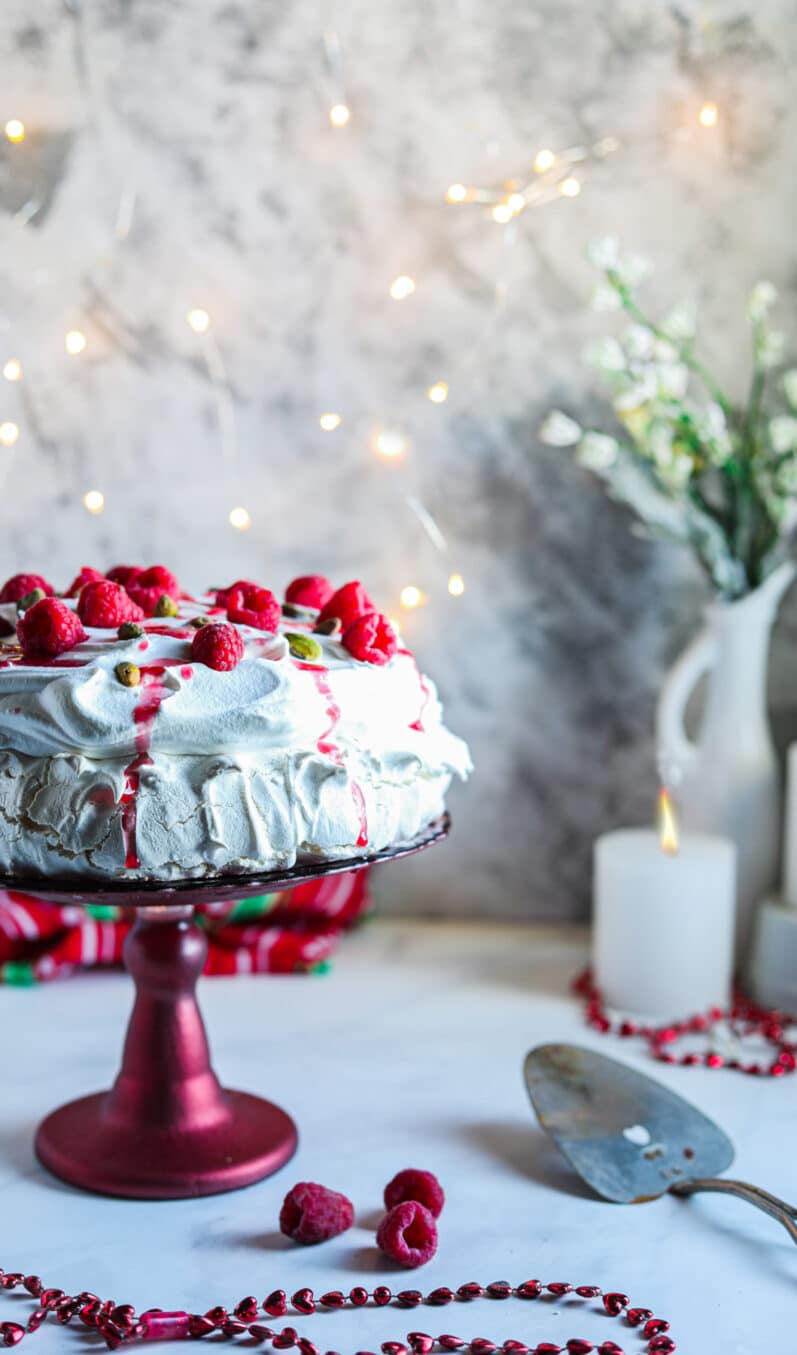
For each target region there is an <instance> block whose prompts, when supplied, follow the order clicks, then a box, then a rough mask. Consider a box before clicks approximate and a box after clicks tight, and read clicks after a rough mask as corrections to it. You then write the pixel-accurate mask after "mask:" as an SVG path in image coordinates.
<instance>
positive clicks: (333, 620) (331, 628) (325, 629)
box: [313, 616, 343, 635]
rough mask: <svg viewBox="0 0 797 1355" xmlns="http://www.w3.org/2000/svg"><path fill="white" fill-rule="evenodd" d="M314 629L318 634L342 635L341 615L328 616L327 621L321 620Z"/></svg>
mask: <svg viewBox="0 0 797 1355" xmlns="http://www.w3.org/2000/svg"><path fill="white" fill-rule="evenodd" d="M313 630H314V631H315V632H316V634H317V635H340V632H341V631H342V630H343V626H342V624H341V620H340V617H339V616H328V617H327V619H326V621H319V622H318V623H317V624H316V625H315V626H314V627H313Z"/></svg>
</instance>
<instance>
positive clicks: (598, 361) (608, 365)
mask: <svg viewBox="0 0 797 1355" xmlns="http://www.w3.org/2000/svg"><path fill="white" fill-rule="evenodd" d="M586 358H587V362H588V363H589V364H590V366H592V367H597V369H598V371H599V372H624V371H625V369H626V366H627V364H626V358H625V353H624V352H623V348H622V344H621V343H620V342H619V341H618V340H617V339H613V338H611V337H609V336H607V337H606V338H605V339H598V340H597V342H596V343H593V344H590V346H589V348H588V349H587V354H586Z"/></svg>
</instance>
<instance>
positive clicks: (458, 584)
mask: <svg viewBox="0 0 797 1355" xmlns="http://www.w3.org/2000/svg"><path fill="white" fill-rule="evenodd" d="M448 591H449V593H450V594H451V596H452V598H461V597H462V594H463V593H464V592H465V580H464V579H463V577H462V575H461V574H449V576H448Z"/></svg>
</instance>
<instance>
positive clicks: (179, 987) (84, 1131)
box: [0, 815, 449, 1200]
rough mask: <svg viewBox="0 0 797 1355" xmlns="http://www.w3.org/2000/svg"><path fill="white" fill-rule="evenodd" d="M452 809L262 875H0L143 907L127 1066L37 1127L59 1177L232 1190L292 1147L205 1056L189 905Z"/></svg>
mask: <svg viewBox="0 0 797 1355" xmlns="http://www.w3.org/2000/svg"><path fill="white" fill-rule="evenodd" d="M448 829H449V819H448V816H447V815H446V816H445V817H444V818H442V819H440V820H438V821H437V822H436V823H434V824H431V825H430V826H429V827H428V828H427V829H425V830H424V832H422V833H419V834H418V836H417V837H415V838H412V839H411V840H410V841H408V842H403V843H399V844H397V845H395V846H393V847H390V848H388V849H387V850H386V851H383V852H379V853H378V854H377V855H375V856H358V857H352V858H349V859H348V860H345V861H335V862H324V863H323V864H322V863H319V864H318V865H300V866H295V867H294V868H293V870H289V871H284V872H279V871H274V872H271V873H269V874H263V875H240V876H223V877H218V878H216V879H214V880H185V881H178V882H177V883H170V884H161V883H157V882H147V881H136V882H129V883H126V882H124V881H119V882H115V881H114V882H107V883H105V882H101V883H97V884H95V883H94V882H93V881H77V882H76V881H75V880H56V879H52V878H50V879H47V880H46V881H38V880H27V879H26V880H20V879H13V880H12V879H7V878H6V879H2V878H0V889H10V890H18V891H21V892H24V893H27V894H30V895H32V896H34V897H35V898H39V899H44V900H46V901H48V902H56V903H67V902H69V903H77V904H122V905H124V906H125V907H126V908H135V909H137V910H138V911H137V917H136V921H135V924H134V926H133V928H132V930H131V932H130V934H129V936H128V937H127V940H126V942H125V947H124V963H125V968H126V969H127V971H128V973H129V974H130V975H131V977H132V979H133V982H134V983H135V985H136V998H135V1003H134V1005H133V1012H132V1015H131V1017H130V1023H129V1025H128V1028H127V1037H126V1039H125V1046H124V1053H123V1055H122V1066H121V1069H120V1071H119V1074H118V1076H117V1078H116V1081H115V1083H114V1085H113V1087H112V1088H111V1090H110V1091H107V1092H97V1093H96V1094H95V1095H93V1096H83V1097H81V1098H80V1100H78V1101H70V1102H69V1103H68V1104H67V1105H65V1106H61V1107H60V1108H59V1109H58V1110H54V1111H53V1112H52V1114H51V1115H48V1116H47V1119H46V1120H44V1121H43V1122H42V1124H40V1125H39V1128H38V1131H37V1134H36V1153H37V1155H38V1157H39V1158H40V1160H41V1161H42V1162H43V1163H44V1165H45V1167H48V1168H49V1170H50V1171H51V1172H53V1173H54V1174H55V1175H56V1176H60V1177H61V1178H62V1180H64V1181H69V1182H70V1183H71V1184H72V1185H75V1186H81V1187H82V1188H83V1189H84V1190H91V1191H95V1192H98V1193H99V1194H101V1195H121V1196H126V1197H128V1198H129V1199H137V1200H176V1199H184V1198H186V1197H190V1196H196V1195H215V1194H218V1193H219V1192H221V1191H226V1190H237V1189H238V1188H239V1187H240V1186H248V1185H251V1184H252V1182H253V1181H260V1180H261V1179H262V1178H263V1177H265V1176H270V1175H271V1174H272V1172H275V1171H277V1170H278V1169H279V1168H280V1167H282V1166H283V1165H284V1163H286V1162H287V1161H288V1159H289V1158H291V1157H292V1156H293V1154H294V1152H295V1151H296V1145H297V1141H298V1136H297V1132H296V1126H295V1124H294V1122H293V1120H292V1119H291V1117H290V1116H289V1115H288V1114H286V1112H285V1111H284V1110H281V1109H280V1107H279V1106H275V1105H273V1104H272V1102H271V1101H265V1100H263V1099H262V1098H261V1097H259V1096H253V1095H252V1094H251V1093H250V1092H241V1091H227V1090H225V1089H224V1088H222V1086H221V1085H220V1083H219V1080H218V1078H217V1077H216V1074H215V1073H214V1071H213V1068H212V1067H211V1063H210V1051H209V1049H208V1041H207V1036H206V1034H205V1026H204V1022H203V1020H202V1014H201V1012H200V1010H199V1007H198V1005H197V1000H196V983H197V979H198V978H199V976H200V974H201V973H202V969H203V966H204V962H205V956H206V953H207V938H206V936H205V933H204V932H203V931H202V930H201V929H200V928H199V927H198V926H197V925H196V923H195V922H194V920H193V918H194V914H195V912H196V911H197V910H200V911H201V909H203V908H204V907H206V906H207V905H208V904H211V903H220V902H225V901H228V902H229V901H233V900H236V899H245V898H252V897H253V896H255V895H258V894H264V893H273V892H274V891H276V890H281V889H290V888H291V887H292V886H293V885H298V884H302V883H303V882H305V881H307V880H319V879H321V878H322V877H323V876H327V875H339V874H341V873H342V872H344V871H352V870H362V869H363V868H364V867H366V866H371V865H378V864H379V863H380V862H382V861H396V860H399V859H400V858H401V857H404V856H411V855H413V854H414V853H415V852H420V851H423V850H424V848H426V847H431V846H432V845H433V844H434V843H436V842H441V841H442V840H443V838H445V837H446V836H447V834H448Z"/></svg>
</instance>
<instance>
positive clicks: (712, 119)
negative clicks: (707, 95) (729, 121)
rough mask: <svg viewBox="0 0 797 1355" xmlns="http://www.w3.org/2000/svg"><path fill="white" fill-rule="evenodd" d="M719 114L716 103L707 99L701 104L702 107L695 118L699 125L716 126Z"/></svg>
mask: <svg viewBox="0 0 797 1355" xmlns="http://www.w3.org/2000/svg"><path fill="white" fill-rule="evenodd" d="M719 115H720V114H719V109H718V108H717V105H716V104H715V103H714V102H713V101H712V100H711V99H709V100H708V101H707V102H706V103H704V104H703V107H702V108H701V109H700V112H699V113H698V115H697V120H698V122H699V123H700V126H701V127H716V125H717V123H718V121H719Z"/></svg>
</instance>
